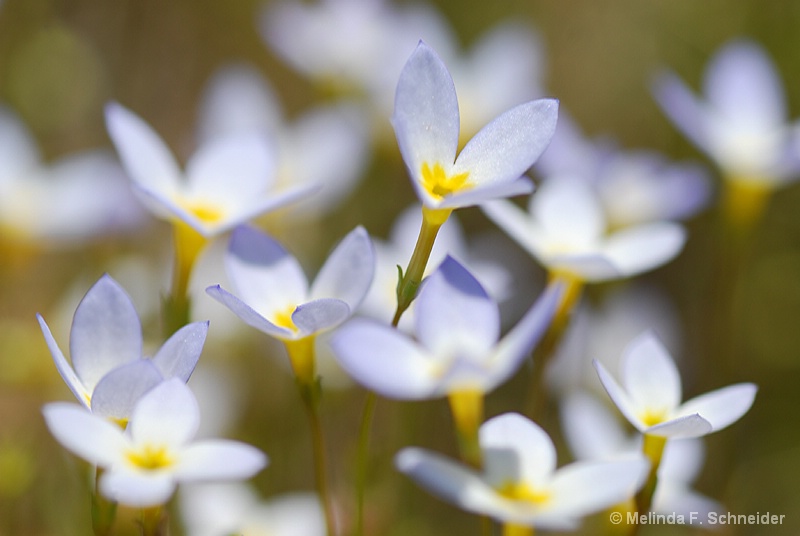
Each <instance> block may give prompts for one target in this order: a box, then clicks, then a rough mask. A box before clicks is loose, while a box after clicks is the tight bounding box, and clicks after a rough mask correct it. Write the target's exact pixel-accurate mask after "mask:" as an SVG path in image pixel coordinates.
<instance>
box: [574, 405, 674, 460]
mask: <svg viewBox="0 0 800 536" xmlns="http://www.w3.org/2000/svg"><path fill="white" fill-rule="evenodd" d="M561 429H562V430H563V433H564V438H565V439H566V441H567V444H568V445H569V448H570V450H571V451H572V453H573V454H574V455H575V458H577V459H578V460H610V459H612V458H614V457H615V456H619V455H624V454H627V453H628V452H627V451H630V450H631V449H632V448H633V444H632V443H630V442H629V441H628V438H627V436H626V434H625V433H623V429H622V424H621V423H620V421H619V420H618V419H617V418H616V416H614V415H611V413H610V412H609V411H608V409H607V408H606V406H605V405H604V404H602V403H601V402H600V401H599V400H597V399H595V398H594V397H593V396H590V395H588V394H586V393H583V392H574V393H572V394H569V395H567V396H566V398H564V399H563V400H562V402H561ZM629 443H630V444H629ZM669 444H670V445H671V444H672V443H669Z"/></svg>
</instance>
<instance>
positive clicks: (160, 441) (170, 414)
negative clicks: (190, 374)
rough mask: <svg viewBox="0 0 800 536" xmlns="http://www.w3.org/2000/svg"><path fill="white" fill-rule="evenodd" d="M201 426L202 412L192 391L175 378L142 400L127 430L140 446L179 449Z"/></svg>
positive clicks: (153, 390) (165, 382) (132, 415)
mask: <svg viewBox="0 0 800 536" xmlns="http://www.w3.org/2000/svg"><path fill="white" fill-rule="evenodd" d="M199 425H200V409H199V407H198V405H197V400H196V399H195V397H194V395H193V394H192V391H191V390H190V389H189V387H187V386H186V384H185V383H183V382H182V381H181V380H180V379H178V378H172V379H170V380H165V381H163V382H161V384H160V385H158V386H157V387H155V388H153V389H151V390H150V391H149V392H148V393H147V394H145V395H144V396H143V397H142V398H140V399H139V402H138V403H137V404H136V406H135V407H134V409H133V413H132V414H131V419H130V424H129V425H128V430H129V431H130V434H131V437H132V439H133V441H134V442H135V443H137V444H148V443H153V444H156V445H169V446H172V447H180V446H182V445H184V444H186V443H187V442H188V441H189V440H190V439H192V437H194V435H195V433H196V432H197V428H198V426H199Z"/></svg>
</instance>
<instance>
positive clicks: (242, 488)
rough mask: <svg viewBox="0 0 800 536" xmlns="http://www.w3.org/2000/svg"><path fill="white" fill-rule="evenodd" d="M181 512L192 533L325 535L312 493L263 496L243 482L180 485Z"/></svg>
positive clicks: (205, 535) (197, 535) (193, 535)
mask: <svg viewBox="0 0 800 536" xmlns="http://www.w3.org/2000/svg"><path fill="white" fill-rule="evenodd" d="M180 499H181V513H182V514H183V516H182V517H183V519H184V524H185V525H186V528H187V534H188V535H189V536H228V535H231V534H239V535H241V536H257V535H269V536H324V534H325V518H324V517H323V514H322V508H321V507H320V504H319V499H318V498H317V497H316V496H315V495H314V494H311V493H287V494H283V495H279V496H277V497H272V498H270V499H269V500H267V501H264V500H261V499H260V498H259V497H258V496H257V495H256V493H255V492H254V491H253V490H252V489H250V487H249V486H246V485H245V484H241V483H230V484H191V485H187V486H183V487H182V488H181V494H180Z"/></svg>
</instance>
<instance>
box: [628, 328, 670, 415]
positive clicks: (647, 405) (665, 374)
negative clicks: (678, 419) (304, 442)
mask: <svg viewBox="0 0 800 536" xmlns="http://www.w3.org/2000/svg"><path fill="white" fill-rule="evenodd" d="M621 366H622V385H624V386H625V390H626V391H627V393H628V396H630V400H631V402H632V403H633V405H634V406H635V407H636V409H637V412H638V413H639V414H641V413H642V412H649V413H652V414H658V413H662V414H663V416H664V417H665V418H666V417H668V416H669V415H670V414H671V413H672V411H673V410H674V409H675V408H677V407H678V405H679V404H680V403H681V397H682V394H681V393H682V391H681V377H680V374H679V373H678V368H677V367H676V366H675V361H673V359H672V357H671V356H670V355H669V352H667V349H666V348H664V345H663V344H661V341H660V340H659V339H658V337H656V335H655V334H654V333H653V332H651V331H647V332H645V333H643V334H641V335H639V336H638V337H637V338H636V339H634V340H633V341H632V342H631V343H630V344H629V345H628V347H627V348H626V349H625V352H624V354H623V357H622V365H621Z"/></svg>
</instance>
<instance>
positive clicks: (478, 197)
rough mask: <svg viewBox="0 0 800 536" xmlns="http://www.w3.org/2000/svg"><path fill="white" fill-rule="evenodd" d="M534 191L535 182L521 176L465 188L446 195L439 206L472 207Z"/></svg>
mask: <svg viewBox="0 0 800 536" xmlns="http://www.w3.org/2000/svg"><path fill="white" fill-rule="evenodd" d="M532 191H533V183H531V181H529V180H528V179H527V178H520V179H517V180H513V181H511V182H500V183H491V184H487V185H486V186H479V187H477V188H471V189H465V190H461V191H458V192H455V193H453V194H451V195H448V196H447V197H445V198H444V199H443V200H442V202H441V203H439V204H438V205H437V207H438V208H460V207H470V206H473V205H477V204H480V203H483V202H484V201H491V200H493V199H501V198H504V197H514V196H517V195H525V194H529V193H531V192H532Z"/></svg>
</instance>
